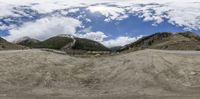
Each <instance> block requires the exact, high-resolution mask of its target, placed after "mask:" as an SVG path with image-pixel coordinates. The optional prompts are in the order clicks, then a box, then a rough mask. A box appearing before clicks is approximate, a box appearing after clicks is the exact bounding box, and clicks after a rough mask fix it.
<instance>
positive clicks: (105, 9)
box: [87, 5, 128, 22]
mask: <svg viewBox="0 0 200 99" xmlns="http://www.w3.org/2000/svg"><path fill="white" fill-rule="evenodd" d="M87 9H88V10H89V11H90V12H92V13H95V12H99V13H101V14H102V15H104V16H105V17H107V18H106V19H105V21H107V22H109V21H111V20H123V19H125V18H127V17H128V16H127V15H125V9H123V8H118V7H110V6H105V5H95V6H89V7H88V8H87ZM122 15H123V16H122Z"/></svg>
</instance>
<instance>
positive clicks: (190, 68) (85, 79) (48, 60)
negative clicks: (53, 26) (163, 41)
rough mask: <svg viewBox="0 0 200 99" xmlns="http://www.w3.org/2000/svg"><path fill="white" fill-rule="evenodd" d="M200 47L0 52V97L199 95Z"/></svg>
mask: <svg viewBox="0 0 200 99" xmlns="http://www.w3.org/2000/svg"><path fill="white" fill-rule="evenodd" d="M199 60H200V52H197V51H160V50H143V51H137V52H132V53H126V54H121V55H116V56H110V57H98V58H78V57H71V56H68V55H61V54H56V53H52V52H47V51H41V50H23V51H20V50H18V51H15V50H14V51H1V52H0V99H199V93H200V78H199V77H200V61H199Z"/></svg>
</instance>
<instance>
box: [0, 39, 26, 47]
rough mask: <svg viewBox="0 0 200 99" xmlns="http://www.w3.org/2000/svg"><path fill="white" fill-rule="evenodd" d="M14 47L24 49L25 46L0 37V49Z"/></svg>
mask: <svg viewBox="0 0 200 99" xmlns="http://www.w3.org/2000/svg"><path fill="white" fill-rule="evenodd" d="M14 49H25V47H23V46H20V45H17V44H13V43H10V42H8V41H6V40H5V39H3V38H1V37H0V50H14Z"/></svg>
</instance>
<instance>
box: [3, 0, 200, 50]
mask: <svg viewBox="0 0 200 99" xmlns="http://www.w3.org/2000/svg"><path fill="white" fill-rule="evenodd" d="M0 1H1V4H0V12H1V13H0V36H1V37H3V38H5V39H6V40H8V41H14V40H16V39H19V38H21V37H24V36H29V37H31V38H35V39H39V40H45V39H47V38H49V37H52V36H56V35H59V34H71V35H74V36H78V37H83V38H88V39H92V40H96V41H98V42H100V43H102V44H104V45H106V46H108V47H113V46H123V45H126V44H129V43H131V42H134V41H136V40H137V39H139V38H141V37H142V36H147V35H151V34H153V33H157V32H184V31H192V32H195V33H197V34H200V13H199V12H200V2H199V1H198V0H191V1H180V0H163V1H159V0H155V1H154V2H153V1H149V0H125V1H122V0H114V1H113V0H95V1H92V0H85V2H84V1H77V2H72V1H66V0H51V1H50V0H44V1H41V0H29V1H27V0H8V1H3V0H0ZM83 3H84V4H83Z"/></svg>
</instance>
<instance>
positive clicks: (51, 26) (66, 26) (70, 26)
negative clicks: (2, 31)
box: [4, 17, 81, 41]
mask: <svg viewBox="0 0 200 99" xmlns="http://www.w3.org/2000/svg"><path fill="white" fill-rule="evenodd" d="M79 26H81V22H80V21H78V20H76V19H73V18H68V17H46V18H42V19H39V20H37V21H35V22H28V23H25V24H23V25H22V26H21V27H19V28H14V29H11V30H10V31H9V32H10V35H9V36H6V37H4V38H5V39H7V40H9V41H13V40H15V39H18V38H21V37H24V36H29V37H32V38H36V39H39V40H45V39H47V38H49V37H52V36H56V35H59V34H72V35H74V34H75V33H76V28H77V27H79Z"/></svg>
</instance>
